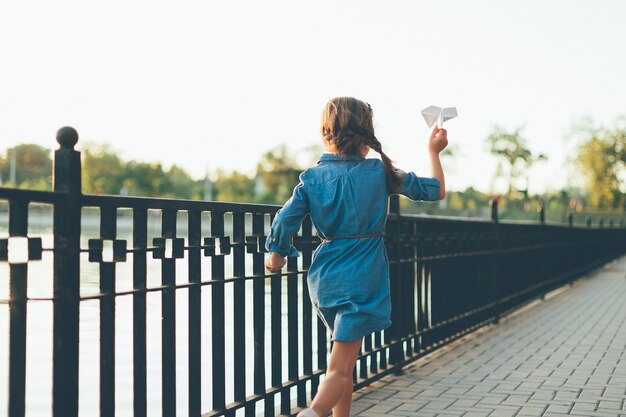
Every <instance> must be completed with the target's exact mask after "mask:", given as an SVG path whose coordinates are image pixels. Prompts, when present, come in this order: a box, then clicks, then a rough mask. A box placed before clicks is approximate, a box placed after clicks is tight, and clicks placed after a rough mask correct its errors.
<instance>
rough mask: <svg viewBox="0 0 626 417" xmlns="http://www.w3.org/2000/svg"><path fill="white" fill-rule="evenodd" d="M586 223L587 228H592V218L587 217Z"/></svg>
mask: <svg viewBox="0 0 626 417" xmlns="http://www.w3.org/2000/svg"><path fill="white" fill-rule="evenodd" d="M585 223H587V227H591V217H589V216H587V218H586V219H585Z"/></svg>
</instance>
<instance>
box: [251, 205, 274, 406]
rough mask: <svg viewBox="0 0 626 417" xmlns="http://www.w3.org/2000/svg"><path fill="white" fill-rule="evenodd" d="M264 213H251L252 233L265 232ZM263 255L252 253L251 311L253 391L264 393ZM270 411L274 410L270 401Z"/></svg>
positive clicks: (261, 233) (259, 234) (257, 234)
mask: <svg viewBox="0 0 626 417" xmlns="http://www.w3.org/2000/svg"><path fill="white" fill-rule="evenodd" d="M264 223H265V221H264V215H263V214H261V213H254V214H253V215H252V234H253V235H254V236H263V235H264V233H265V224H264ZM264 262H265V260H264V255H263V253H262V252H261V251H259V253H255V254H253V255H252V274H253V275H254V277H255V278H254V281H253V282H252V312H253V319H252V321H253V322H254V323H253V324H254V326H253V332H254V335H253V338H254V393H255V394H257V395H263V394H265V266H264ZM268 402H269V401H268V399H267V398H266V399H265V414H266V415H272V414H268V409H269V406H268ZM271 405H272V408H271V413H273V412H274V408H273V402H272V404H271Z"/></svg>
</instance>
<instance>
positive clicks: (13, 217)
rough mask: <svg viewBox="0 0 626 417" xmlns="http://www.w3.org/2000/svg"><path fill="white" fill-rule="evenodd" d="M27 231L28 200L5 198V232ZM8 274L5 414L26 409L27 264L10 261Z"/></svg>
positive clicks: (21, 413) (15, 414)
mask: <svg viewBox="0 0 626 417" xmlns="http://www.w3.org/2000/svg"><path fill="white" fill-rule="evenodd" d="M27 235H28V203H27V202H25V201H22V200H10V201H9V236H13V237H16V236H20V237H24V236H27ZM9 268H10V272H9V274H10V278H9V280H10V281H9V287H10V289H9V292H10V301H9V416H10V417H23V416H24V413H25V411H26V289H27V287H28V275H27V274H28V264H27V263H20V264H13V263H12V264H10V265H9Z"/></svg>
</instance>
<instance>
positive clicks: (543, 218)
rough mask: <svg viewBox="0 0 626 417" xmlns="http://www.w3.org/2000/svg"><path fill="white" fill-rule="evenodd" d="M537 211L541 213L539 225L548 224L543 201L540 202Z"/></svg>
mask: <svg viewBox="0 0 626 417" xmlns="http://www.w3.org/2000/svg"><path fill="white" fill-rule="evenodd" d="M537 211H538V212H539V223H541V224H545V223H546V209H545V207H544V204H543V200H539V208H538V209H537Z"/></svg>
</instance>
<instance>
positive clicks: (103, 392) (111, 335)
mask: <svg viewBox="0 0 626 417" xmlns="http://www.w3.org/2000/svg"><path fill="white" fill-rule="evenodd" d="M116 229H117V212H116V209H115V208H114V207H102V208H101V209H100V238H101V239H107V240H114V239H115V237H116ZM111 261H112V260H111ZM100 293H101V294H102V295H103V297H102V298H101V299H100V416H101V417H113V416H114V415H115V263H113V262H105V260H103V261H102V262H100Z"/></svg>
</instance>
